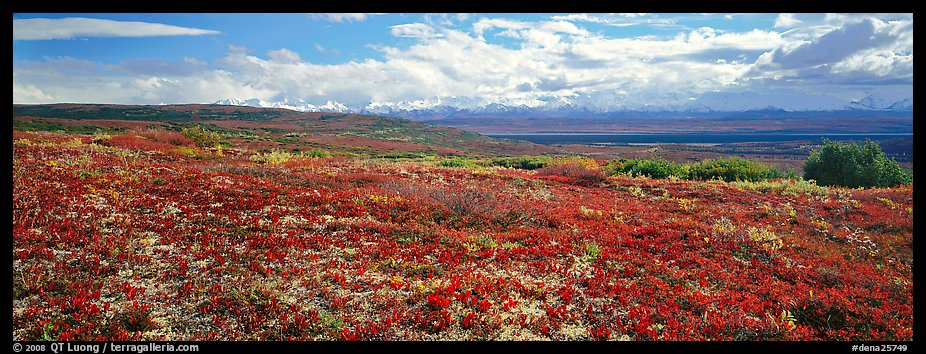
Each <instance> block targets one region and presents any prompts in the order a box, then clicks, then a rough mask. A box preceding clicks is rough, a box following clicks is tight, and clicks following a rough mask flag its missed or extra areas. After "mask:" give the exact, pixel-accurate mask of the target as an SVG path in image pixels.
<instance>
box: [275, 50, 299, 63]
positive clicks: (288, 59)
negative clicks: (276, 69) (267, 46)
mask: <svg viewBox="0 0 926 354" xmlns="http://www.w3.org/2000/svg"><path fill="white" fill-rule="evenodd" d="M267 56H268V57H270V60H272V61H274V62H277V63H298V62H300V61H302V57H300V56H299V53H296V52H294V51H291V50H289V49H286V48H280V49H278V50H271V51H269V52H267Z"/></svg>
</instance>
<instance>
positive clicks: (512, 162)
mask: <svg viewBox="0 0 926 354" xmlns="http://www.w3.org/2000/svg"><path fill="white" fill-rule="evenodd" d="M551 161H552V159H551V158H550V157H547V156H518V157H497V158H494V159H492V160H490V161H489V164H491V165H492V166H499V167H511V168H518V169H522V170H536V169H539V168H543V167H546V166H547V165H549V164H550V162H551Z"/></svg>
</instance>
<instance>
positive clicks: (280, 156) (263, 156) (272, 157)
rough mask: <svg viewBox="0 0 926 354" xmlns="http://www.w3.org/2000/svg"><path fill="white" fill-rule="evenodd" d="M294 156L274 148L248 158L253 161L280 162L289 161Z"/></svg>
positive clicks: (260, 162)
mask: <svg viewBox="0 0 926 354" xmlns="http://www.w3.org/2000/svg"><path fill="white" fill-rule="evenodd" d="M292 158H293V154H290V153H289V152H286V151H282V150H273V151H270V152H264V153H260V154H257V155H253V156H251V157H249V158H248V160H251V161H253V162H256V163H259V164H278V163H284V162H286V161H289V160H290V159H292Z"/></svg>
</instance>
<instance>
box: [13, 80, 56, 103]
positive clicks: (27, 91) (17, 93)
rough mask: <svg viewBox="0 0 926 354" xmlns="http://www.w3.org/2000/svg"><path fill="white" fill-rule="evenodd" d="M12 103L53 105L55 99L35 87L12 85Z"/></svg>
mask: <svg viewBox="0 0 926 354" xmlns="http://www.w3.org/2000/svg"><path fill="white" fill-rule="evenodd" d="M13 102H16V103H55V99H54V98H53V97H51V95H49V94H47V93H45V92H44V91H42V89H40V88H38V87H36V86H35V85H19V84H16V83H13Z"/></svg>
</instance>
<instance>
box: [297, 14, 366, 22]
mask: <svg viewBox="0 0 926 354" xmlns="http://www.w3.org/2000/svg"><path fill="white" fill-rule="evenodd" d="M376 15H384V14H383V13H315V14H310V15H309V16H310V17H311V18H314V19H319V20H325V21H329V22H363V21H366V20H367V19H368V18H370V16H376Z"/></svg>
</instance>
